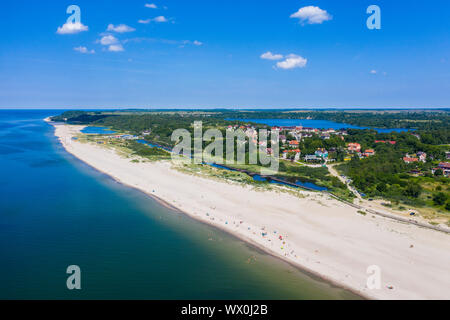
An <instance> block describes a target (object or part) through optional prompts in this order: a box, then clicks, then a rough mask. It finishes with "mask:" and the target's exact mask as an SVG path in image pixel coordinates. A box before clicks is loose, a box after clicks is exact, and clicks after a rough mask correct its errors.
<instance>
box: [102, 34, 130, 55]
mask: <svg viewBox="0 0 450 320" xmlns="http://www.w3.org/2000/svg"><path fill="white" fill-rule="evenodd" d="M97 42H99V43H100V44H101V45H104V46H107V47H108V49H107V50H108V51H111V52H121V51H125V49H124V48H123V46H122V44H121V43H120V42H119V39H117V38H116V37H114V36H113V35H111V34H108V35H105V36H103V37H102V38H101V39H100V40H97Z"/></svg>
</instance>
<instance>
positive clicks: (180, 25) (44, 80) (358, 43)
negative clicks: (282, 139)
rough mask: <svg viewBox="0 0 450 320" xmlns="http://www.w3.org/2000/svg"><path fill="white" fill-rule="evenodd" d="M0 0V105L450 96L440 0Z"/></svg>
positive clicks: (449, 9) (326, 103)
mask: <svg viewBox="0 0 450 320" xmlns="http://www.w3.org/2000/svg"><path fill="white" fill-rule="evenodd" d="M72 4H76V5H78V6H79V7H80V9H81V24H82V26H81V27H80V30H79V31H80V32H78V33H73V34H65V33H64V30H65V29H60V30H63V32H61V31H60V32H59V33H58V32H57V30H58V28H62V27H63V25H64V24H65V22H66V20H67V18H68V17H69V14H67V13H66V9H67V7H68V6H69V5H72ZM146 4H147V5H148V6H146ZM372 4H376V5H378V6H379V7H380V8H381V30H369V29H368V28H367V26H366V20H367V18H368V17H369V15H368V14H367V13H366V9H367V7H368V6H369V5H372ZM1 6H2V7H1V10H0V12H1V13H0V18H1V19H0V30H1V31H0V32H1V38H0V108H128V107H137V108H152V107H153V108H220V107H228V108H278V107H280V108H303V107H314V108H318V107H324V108H325V107H326V108H330V107H339V108H342V107H421V108H423V107H450V31H449V30H450V19H449V16H450V2H449V1H447V0H442V1H432V2H430V1H415V0H412V1H402V0H395V1H392V0H389V1H385V0H371V1H365V0H342V1H336V0H328V1H325V0H323V1H320V0H311V1H291V0H283V1H265V0H258V1H256V0H239V1H238V0H227V1H222V0H214V1H213V0H201V1H200V0H192V1H186V0H183V1H182V0H161V1H159V0H148V1H145V0H144V1H135V0H129V1H103V0H95V1H93V0H90V1H85V0H75V1H74V2H66V1H61V0H59V1H24V0H14V1H2V3H1ZM154 7H156V8H154ZM305 7H306V9H303V10H302V11H299V10H300V9H302V8H305ZM308 7H315V8H312V9H311V8H309V9H308ZM298 12H300V13H298ZM295 13H297V15H295ZM301 18H303V21H302V20H301ZM139 21H140V22H139ZM109 25H112V26H111V27H110V28H109V30H108V26H109ZM121 25H124V26H121ZM81 29H83V30H85V31H81ZM86 29H87V30H86ZM123 31H128V32H123ZM94 52H95V53H94ZM267 52H270V53H272V56H271V57H272V58H273V59H275V58H276V59H278V60H269V59H263V58H261V56H262V55H263V54H264V53H267ZM265 57H270V54H266V55H265Z"/></svg>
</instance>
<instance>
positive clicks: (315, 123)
mask: <svg viewBox="0 0 450 320" xmlns="http://www.w3.org/2000/svg"><path fill="white" fill-rule="evenodd" d="M226 120H230V121H235V120H237V121H242V122H254V123H261V124H266V125H268V126H273V127H275V126H278V127H294V126H303V127H307V128H314V129H335V130H338V129H360V130H363V129H373V130H376V131H377V132H378V133H390V132H407V131H408V130H409V129H399V128H397V129H380V128H370V127H358V126H354V125H351V124H346V123H338V122H334V121H328V120H307V119H226Z"/></svg>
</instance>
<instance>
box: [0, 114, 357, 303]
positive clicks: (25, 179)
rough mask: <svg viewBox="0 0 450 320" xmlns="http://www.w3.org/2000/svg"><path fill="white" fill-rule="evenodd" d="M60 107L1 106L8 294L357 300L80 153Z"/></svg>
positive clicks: (0, 267) (1, 203) (0, 196)
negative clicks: (75, 281)
mask: <svg viewBox="0 0 450 320" xmlns="http://www.w3.org/2000/svg"><path fill="white" fill-rule="evenodd" d="M57 113H60V112H59V111H57V112H55V111H45V110H38V111H0V256H1V264H0V299H78V298H82V299H355V298H358V297H356V296H355V295H353V294H351V293H349V292H348V291H345V290H343V289H340V288H336V287H334V286H331V285H329V284H328V283H326V282H323V281H321V280H319V279H317V278H315V277H312V276H310V275H308V274H307V273H305V272H302V271H300V270H298V269H297V268H294V267H292V266H290V265H289V264H286V263H284V262H282V261H280V260H278V259H275V258H274V257H272V256H270V255H267V254H264V253H262V252H261V251H259V250H256V249H254V248H253V247H251V246H249V245H247V244H246V243H244V242H243V241H240V240H238V239H236V238H234V237H232V236H229V235H228V234H226V233H224V232H222V231H219V230H217V229H215V228H213V227H210V226H207V225H204V224H202V223H199V222H197V221H194V220H192V219H190V218H188V217H186V216H185V215H183V214H181V213H178V212H176V211H173V210H170V209H168V208H166V207H163V206H161V205H160V204H159V203H158V202H157V201H155V200H153V199H151V198H149V197H147V196H146V195H144V194H142V193H141V192H139V191H136V190H133V189H130V188H127V187H124V186H123V185H121V184H119V183H116V182H115V181H113V180H112V179H110V178H109V177H107V176H105V175H103V174H101V173H99V172H98V171H96V170H94V169H92V168H90V167H89V166H87V165H85V164H84V163H82V162H81V161H79V160H77V159H75V158H74V157H73V156H71V155H70V154H68V153H67V152H66V151H65V150H64V149H63V148H62V146H61V145H60V144H59V142H58V141H57V139H56V138H55V137H54V135H53V128H52V127H51V126H50V125H48V124H46V123H45V122H43V121H42V119H43V118H45V117H47V116H50V115H54V114H57ZM249 259H250V260H249ZM249 261H250V263H249ZM69 265H78V266H80V268H81V272H82V290H80V291H69V290H67V289H66V279H67V275H66V273H65V271H66V268H67V267H68V266H69Z"/></svg>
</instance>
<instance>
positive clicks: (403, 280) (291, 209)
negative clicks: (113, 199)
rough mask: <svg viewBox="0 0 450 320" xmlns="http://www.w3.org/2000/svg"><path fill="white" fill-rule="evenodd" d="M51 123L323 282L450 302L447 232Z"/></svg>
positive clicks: (108, 161) (72, 145) (102, 163)
mask: <svg viewBox="0 0 450 320" xmlns="http://www.w3.org/2000/svg"><path fill="white" fill-rule="evenodd" d="M54 126H55V135H56V136H57V137H58V138H59V139H60V141H61V143H62V144H63V146H64V148H65V149H66V150H67V151H68V152H70V153H71V154H73V155H74V156H76V157H77V158H79V159H80V160H82V161H84V162H86V163H87V164H89V165H91V166H92V167H94V168H96V169H97V170H99V171H101V172H103V173H105V174H107V175H109V176H111V177H113V178H114V179H116V180H117V181H119V182H121V183H123V184H125V185H128V186H130V187H133V188H136V189H139V190H141V191H143V192H145V193H146V194H148V195H150V196H152V197H155V198H157V199H160V200H161V201H162V202H163V203H164V204H167V205H168V206H170V207H173V208H176V209H178V210H180V211H182V212H184V213H186V214H188V215H189V216H191V217H193V218H195V219H197V220H199V221H202V222H205V223H208V224H211V225H213V226H216V227H219V228H220V229H223V230H225V231H227V232H229V233H232V234H233V235H235V236H237V237H239V238H241V239H243V240H245V241H247V242H249V243H251V244H253V245H255V246H257V247H259V248H261V249H263V250H265V251H267V252H269V253H270V254H272V255H275V256H278V257H281V258H283V259H285V260H286V261H288V262H289V263H292V264H294V265H296V266H299V267H300V268H302V269H305V270H307V271H309V272H311V273H313V274H316V275H318V276H320V277H321V278H323V279H326V280H328V281H331V282H333V283H335V284H338V285H340V286H343V287H345V288H349V289H351V290H352V291H354V292H356V293H358V294H360V295H363V296H367V297H370V298H374V299H450V272H449V271H450V267H449V266H450V241H449V240H450V238H449V235H447V234H444V233H441V232H437V231H433V230H427V229H423V228H419V227H417V226H414V225H407V224H402V223H399V222H395V221H392V220H390V219H387V218H382V217H378V216H377V217H375V218H374V217H372V215H370V214H368V215H366V216H363V215H361V214H359V213H357V210H356V209H355V208H351V207H349V206H347V205H345V204H343V203H341V202H338V201H337V200H334V199H331V198H329V197H326V196H323V195H321V194H317V193H309V192H303V194H304V195H305V197H304V198H299V197H295V196H293V195H290V194H287V193H279V192H274V191H264V192H262V191H255V190H253V189H252V188H251V187H246V186H241V185H238V184H234V183H226V182H219V181H214V180H211V179H206V178H201V177H198V176H193V175H188V174H184V173H181V172H179V171H177V170H174V169H172V168H171V164H170V163H169V162H158V163H131V162H130V159H125V158H122V157H120V156H119V155H117V154H116V153H115V152H113V151H112V150H108V149H105V148H102V147H100V146H97V145H92V144H82V143H79V142H76V141H73V140H72V139H71V138H72V137H73V135H75V134H77V133H78V131H79V130H80V129H81V127H79V126H67V125H61V124H54ZM280 236H281V237H282V239H281V240H280ZM371 265H378V266H379V267H380V269H381V288H380V289H379V290H377V289H373V290H370V289H368V288H367V287H366V281H367V278H368V277H369V274H367V273H366V270H367V268H368V267H369V266H371ZM389 287H390V288H392V289H390V288H389Z"/></svg>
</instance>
